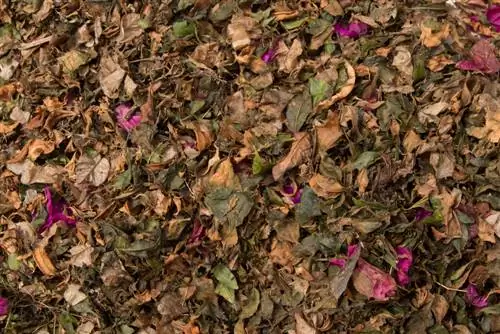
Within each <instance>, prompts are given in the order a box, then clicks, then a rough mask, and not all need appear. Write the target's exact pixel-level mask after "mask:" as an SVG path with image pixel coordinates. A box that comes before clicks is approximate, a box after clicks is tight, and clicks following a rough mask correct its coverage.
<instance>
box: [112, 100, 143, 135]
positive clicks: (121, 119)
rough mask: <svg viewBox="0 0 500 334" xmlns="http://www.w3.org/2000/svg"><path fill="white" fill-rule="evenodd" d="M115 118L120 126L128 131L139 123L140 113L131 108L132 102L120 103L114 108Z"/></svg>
mask: <svg viewBox="0 0 500 334" xmlns="http://www.w3.org/2000/svg"><path fill="white" fill-rule="evenodd" d="M115 113H116V118H117V120H118V124H119V125H120V127H122V128H123V129H125V130H126V131H127V132H130V131H131V130H132V129H133V128H135V127H137V126H138V125H139V124H141V115H140V114H139V113H138V112H137V111H134V110H132V103H130V102H125V103H120V104H119V105H118V106H116V108H115Z"/></svg>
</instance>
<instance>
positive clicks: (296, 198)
mask: <svg viewBox="0 0 500 334" xmlns="http://www.w3.org/2000/svg"><path fill="white" fill-rule="evenodd" d="M302 192H303V190H302V189H299V190H297V192H296V193H295V195H293V196H292V197H291V200H292V202H293V204H299V203H300V201H301V200H302Z"/></svg>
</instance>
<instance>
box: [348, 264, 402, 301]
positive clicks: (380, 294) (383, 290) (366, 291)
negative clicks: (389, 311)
mask: <svg viewBox="0 0 500 334" xmlns="http://www.w3.org/2000/svg"><path fill="white" fill-rule="evenodd" d="M352 278H353V284H354V287H355V288H356V290H357V291H358V292H359V293H361V294H362V295H365V296H366V297H368V298H373V299H375V300H379V301H386V300H388V299H389V298H390V297H392V296H394V295H395V294H396V281H395V280H394V279H393V278H392V277H391V275H389V274H388V273H386V272H384V271H382V270H381V269H379V268H377V267H375V266H374V265H372V264H371V263H369V262H367V261H365V260H363V259H359V260H358V264H357V266H356V269H355V270H354V273H353V277H352Z"/></svg>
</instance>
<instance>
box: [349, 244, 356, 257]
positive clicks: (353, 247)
mask: <svg viewBox="0 0 500 334" xmlns="http://www.w3.org/2000/svg"><path fill="white" fill-rule="evenodd" d="M358 248H359V245H349V246H347V256H348V257H351V256H353V255H354V253H356V251H357V250H358Z"/></svg>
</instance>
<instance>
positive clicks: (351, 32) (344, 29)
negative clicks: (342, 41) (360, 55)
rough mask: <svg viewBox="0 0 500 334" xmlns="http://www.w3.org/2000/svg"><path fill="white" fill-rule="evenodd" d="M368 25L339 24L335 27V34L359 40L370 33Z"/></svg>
mask: <svg viewBox="0 0 500 334" xmlns="http://www.w3.org/2000/svg"><path fill="white" fill-rule="evenodd" d="M368 27H369V26H368V25H367V24H366V23H364V22H358V21H356V22H352V23H349V24H347V25H346V24H341V23H337V24H335V26H334V29H335V32H337V34H339V35H340V36H343V37H350V38H358V37H360V36H362V35H366V34H367V33H368Z"/></svg>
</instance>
